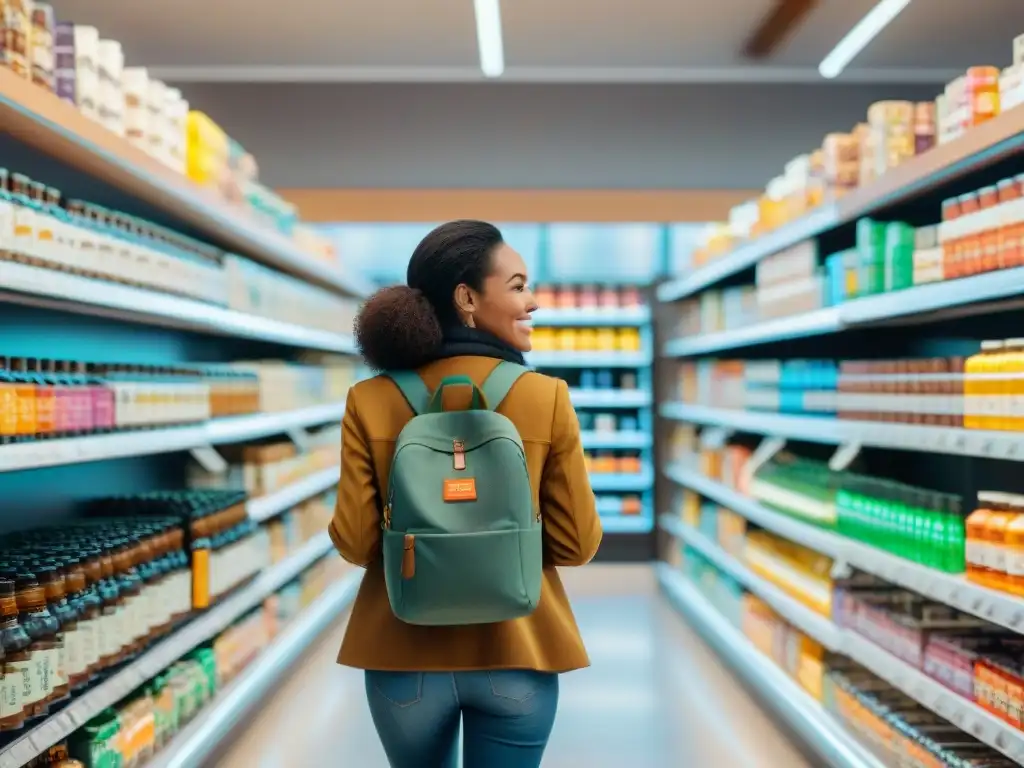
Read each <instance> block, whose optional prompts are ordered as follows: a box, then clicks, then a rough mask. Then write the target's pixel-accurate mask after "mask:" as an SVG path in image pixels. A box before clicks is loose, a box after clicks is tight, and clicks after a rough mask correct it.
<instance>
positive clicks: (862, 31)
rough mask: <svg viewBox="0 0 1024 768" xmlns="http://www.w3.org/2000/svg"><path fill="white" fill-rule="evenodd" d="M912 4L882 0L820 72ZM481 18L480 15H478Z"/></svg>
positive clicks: (828, 71)
mask: <svg viewBox="0 0 1024 768" xmlns="http://www.w3.org/2000/svg"><path fill="white" fill-rule="evenodd" d="M908 5H910V0H881V2H879V3H878V5H876V6H875V7H874V8H872V9H871V10H870V11H868V15H867V16H865V17H864V18H863V19H861V20H860V21H859V22H857V25H856V26H855V27H854V28H853V29H851V30H850V31H849V32H848V33H847V34H846V37H844V38H843V39H842V40H840V41H839V44H838V45H837V46H836V47H835V48H833V49H832V52H831V53H830V54H829V55H828V56H826V57H825V58H824V59H822V61H821V64H819V65H818V72H819V73H821V76H822V77H827V78H829V79H831V78H833V77H838V76H839V74H840V73H841V72H842V71H843V70H844V69H846V65H847V64H849V63H850V62H851V61H853V60H854V58H856V56H857V54H859V53H860V52H861V51H863V50H864V49H865V48H866V47H867V46H868V43H870V42H871V41H872V40H874V39H875V37H877V35H878V33H879V32H881V31H882V30H883V29H885V28H886V27H887V26H889V23H890V22H891V21H892V20H893V19H895V18H896V17H897V16H899V15H900V13H901V12H902V11H903V9H904V8H906V7H907V6H908ZM478 18H479V16H478Z"/></svg>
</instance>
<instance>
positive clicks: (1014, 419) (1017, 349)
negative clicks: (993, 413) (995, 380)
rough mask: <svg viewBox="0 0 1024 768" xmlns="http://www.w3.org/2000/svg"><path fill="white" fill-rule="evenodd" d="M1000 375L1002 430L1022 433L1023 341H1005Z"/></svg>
mask: <svg viewBox="0 0 1024 768" xmlns="http://www.w3.org/2000/svg"><path fill="white" fill-rule="evenodd" d="M1001 374H1002V375H1003V376H1004V377H1005V378H1004V379H1003V380H1002V382H1003V387H1002V389H1003V401H1004V403H1003V411H1004V414H1005V415H1004V417H1003V420H1002V427H1001V428H1002V429H1005V430H1008V431H1010V432H1024V339H1007V340H1006V354H1005V355H1004V357H1003V365H1002V370H1001Z"/></svg>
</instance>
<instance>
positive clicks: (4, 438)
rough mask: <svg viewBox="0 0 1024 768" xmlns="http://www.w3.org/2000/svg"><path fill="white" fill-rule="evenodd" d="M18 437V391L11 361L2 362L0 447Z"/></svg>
mask: <svg viewBox="0 0 1024 768" xmlns="http://www.w3.org/2000/svg"><path fill="white" fill-rule="evenodd" d="M17 435H18V389H17V386H16V384H15V382H14V377H13V376H12V375H11V368H10V359H9V358H5V359H3V360H0V445H3V444H6V443H11V442H13V441H14V439H15V438H16V437H17Z"/></svg>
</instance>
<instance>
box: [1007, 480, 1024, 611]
mask: <svg viewBox="0 0 1024 768" xmlns="http://www.w3.org/2000/svg"><path fill="white" fill-rule="evenodd" d="M1015 498H1016V502H1017V505H1018V507H1021V506H1024V499H1021V498H1020V497H1015ZM1005 536H1006V591H1007V592H1012V593H1013V594H1015V595H1019V596H1021V597H1024V514H1022V515H1018V516H1017V517H1016V518H1014V519H1013V520H1011V521H1010V523H1009V525H1007V526H1006V533H1005Z"/></svg>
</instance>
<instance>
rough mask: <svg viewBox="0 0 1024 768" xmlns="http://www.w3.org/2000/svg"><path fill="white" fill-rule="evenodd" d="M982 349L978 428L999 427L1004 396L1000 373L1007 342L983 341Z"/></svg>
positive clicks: (978, 386) (978, 387) (978, 388)
mask: <svg viewBox="0 0 1024 768" xmlns="http://www.w3.org/2000/svg"><path fill="white" fill-rule="evenodd" d="M981 349H982V352H984V353H985V354H984V355H983V356H982V359H981V371H980V373H981V377H980V381H979V382H978V385H977V392H978V393H979V395H980V397H979V399H978V407H979V413H980V416H979V418H978V429H998V428H999V426H998V425H999V424H1000V422H1001V419H1000V409H1001V407H1002V397H1001V396H1000V395H1001V391H1002V387H1003V382H1002V380H1001V379H1000V378H999V374H1000V372H1001V371H1002V367H1003V360H1004V357H1005V351H1006V342H1005V341H983V342H982V343H981Z"/></svg>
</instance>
